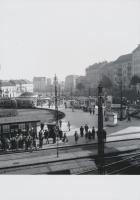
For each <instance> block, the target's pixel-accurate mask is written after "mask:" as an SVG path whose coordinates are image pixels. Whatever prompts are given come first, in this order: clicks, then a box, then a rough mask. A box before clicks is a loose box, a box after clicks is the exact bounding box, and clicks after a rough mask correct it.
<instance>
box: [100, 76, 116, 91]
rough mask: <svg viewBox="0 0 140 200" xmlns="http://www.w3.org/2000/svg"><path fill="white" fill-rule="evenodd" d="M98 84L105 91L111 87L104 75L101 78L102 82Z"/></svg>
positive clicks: (109, 81) (108, 79)
mask: <svg viewBox="0 0 140 200" xmlns="http://www.w3.org/2000/svg"><path fill="white" fill-rule="evenodd" d="M100 84H101V85H102V86H103V87H104V88H106V89H110V88H111V87H112V85H113V84H112V82H111V80H110V78H108V77H107V76H105V75H103V76H102V80H101V81H100Z"/></svg>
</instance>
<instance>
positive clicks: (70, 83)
mask: <svg viewBox="0 0 140 200" xmlns="http://www.w3.org/2000/svg"><path fill="white" fill-rule="evenodd" d="M78 77H79V76H78V75H69V76H66V78H65V91H66V92H69V93H73V92H75V90H76V80H77V78H78Z"/></svg>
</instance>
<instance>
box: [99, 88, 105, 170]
mask: <svg viewBox="0 0 140 200" xmlns="http://www.w3.org/2000/svg"><path fill="white" fill-rule="evenodd" d="M102 101H103V97H102V86H101V84H99V86H98V161H99V167H98V173H99V174H104V173H105V172H104V135H103V134H104V133H103V108H102V103H103V102H102Z"/></svg>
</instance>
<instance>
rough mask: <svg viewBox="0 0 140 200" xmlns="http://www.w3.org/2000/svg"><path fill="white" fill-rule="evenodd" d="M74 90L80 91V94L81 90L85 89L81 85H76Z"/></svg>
mask: <svg viewBox="0 0 140 200" xmlns="http://www.w3.org/2000/svg"><path fill="white" fill-rule="evenodd" d="M76 89H77V90H79V91H80V93H81V92H82V90H84V89H85V85H84V84H83V83H77V85H76Z"/></svg>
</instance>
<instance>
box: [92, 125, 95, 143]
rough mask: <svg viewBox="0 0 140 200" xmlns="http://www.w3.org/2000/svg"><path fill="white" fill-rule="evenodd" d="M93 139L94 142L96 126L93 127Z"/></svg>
mask: <svg viewBox="0 0 140 200" xmlns="http://www.w3.org/2000/svg"><path fill="white" fill-rule="evenodd" d="M92 138H93V140H94V139H95V128H94V126H93V127H92Z"/></svg>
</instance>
